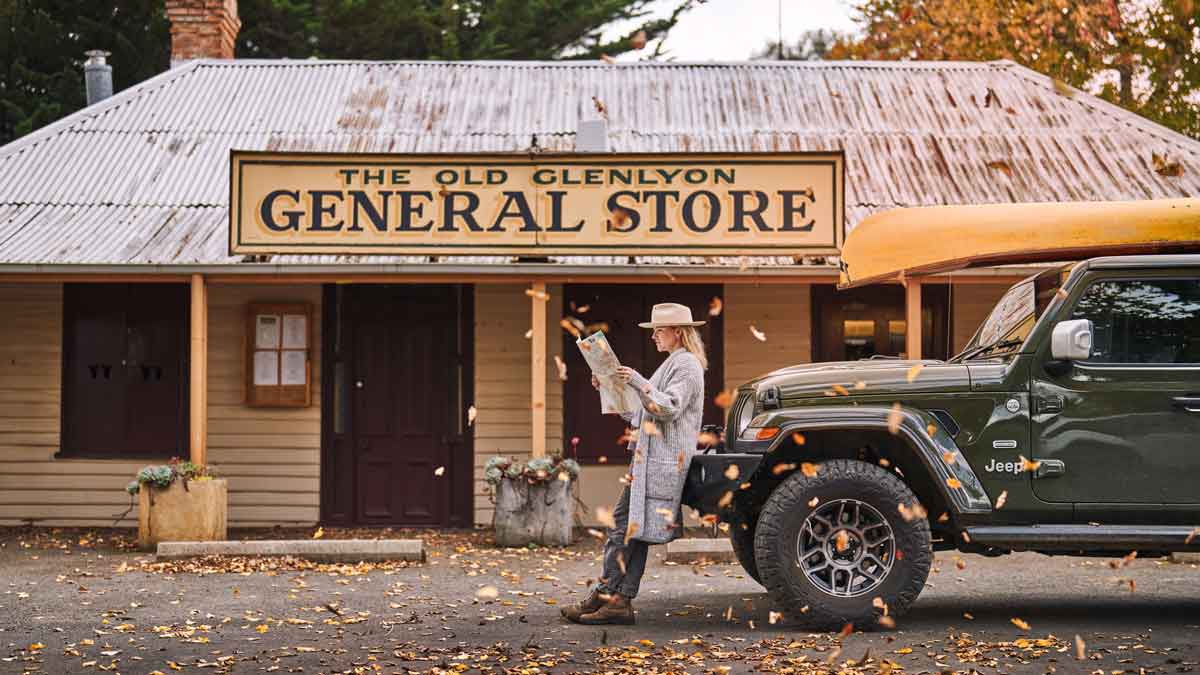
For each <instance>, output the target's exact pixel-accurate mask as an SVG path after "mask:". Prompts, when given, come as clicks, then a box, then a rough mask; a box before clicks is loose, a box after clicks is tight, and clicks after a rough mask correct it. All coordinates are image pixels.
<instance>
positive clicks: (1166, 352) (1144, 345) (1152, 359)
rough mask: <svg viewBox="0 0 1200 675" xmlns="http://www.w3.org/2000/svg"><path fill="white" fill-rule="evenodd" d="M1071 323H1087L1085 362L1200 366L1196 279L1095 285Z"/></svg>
mask: <svg viewBox="0 0 1200 675" xmlns="http://www.w3.org/2000/svg"><path fill="white" fill-rule="evenodd" d="M1071 318H1072V319H1090V320H1091V321H1092V331H1093V332H1092V344H1093V348H1092V357H1091V358H1090V359H1088V361H1089V362H1091V363H1200V279H1120V280H1116V279H1114V280H1111V281H1098V282H1096V283H1094V284H1092V285H1091V286H1089V287H1088V289H1087V291H1085V292H1084V294H1083V296H1082V297H1080V298H1079V302H1078V303H1077V304H1076V305H1075V309H1074V310H1073V311H1072V313H1071Z"/></svg>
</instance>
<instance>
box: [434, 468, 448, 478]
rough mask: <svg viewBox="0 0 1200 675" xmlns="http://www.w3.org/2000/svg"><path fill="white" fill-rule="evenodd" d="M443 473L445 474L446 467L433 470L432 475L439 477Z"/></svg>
mask: <svg viewBox="0 0 1200 675" xmlns="http://www.w3.org/2000/svg"><path fill="white" fill-rule="evenodd" d="M444 473H446V467H444V466H439V467H438V468H436V469H434V470H433V475H435V476H440V475H442V474H444Z"/></svg>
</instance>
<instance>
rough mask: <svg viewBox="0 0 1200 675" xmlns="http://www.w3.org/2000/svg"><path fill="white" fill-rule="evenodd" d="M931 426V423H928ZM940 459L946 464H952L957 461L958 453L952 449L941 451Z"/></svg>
mask: <svg viewBox="0 0 1200 675" xmlns="http://www.w3.org/2000/svg"><path fill="white" fill-rule="evenodd" d="M930 426H933V425H930ZM942 461H943V462H945V463H947V464H954V463H955V462H957V461H958V453H957V452H954V451H953V450H947V451H945V452H943V453H942Z"/></svg>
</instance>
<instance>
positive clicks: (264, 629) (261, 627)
mask: <svg viewBox="0 0 1200 675" xmlns="http://www.w3.org/2000/svg"><path fill="white" fill-rule="evenodd" d="M254 630H256V631H258V632H259V633H265V632H267V631H269V630H271V627H270V626H268V625H267V624H265V623H260V624H258V625H257V626H255V627H254Z"/></svg>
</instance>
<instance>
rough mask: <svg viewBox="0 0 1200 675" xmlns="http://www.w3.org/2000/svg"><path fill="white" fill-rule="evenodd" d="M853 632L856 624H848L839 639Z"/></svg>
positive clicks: (843, 628)
mask: <svg viewBox="0 0 1200 675" xmlns="http://www.w3.org/2000/svg"><path fill="white" fill-rule="evenodd" d="M844 531H845V530H843V532H844ZM853 632H854V624H852V623H848V624H846V625H844V626H842V630H841V631H840V632H838V637H839V638H845V637H847V636H849V635H850V634H851V633H853Z"/></svg>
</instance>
